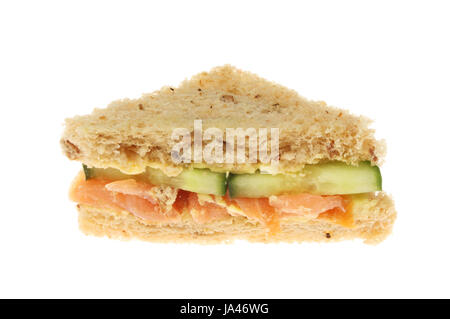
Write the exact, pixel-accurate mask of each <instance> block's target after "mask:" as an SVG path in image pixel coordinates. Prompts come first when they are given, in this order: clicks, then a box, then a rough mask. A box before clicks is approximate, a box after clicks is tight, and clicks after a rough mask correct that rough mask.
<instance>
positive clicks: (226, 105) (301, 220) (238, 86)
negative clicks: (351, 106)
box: [61, 65, 396, 243]
mask: <svg viewBox="0 0 450 319" xmlns="http://www.w3.org/2000/svg"><path fill="white" fill-rule="evenodd" d="M370 124H371V121H370V120H368V119H367V118H364V117H360V116H355V115H352V114H350V113H349V112H348V111H346V110H342V109H338V108H335V107H332V106H328V105H327V104H326V103H325V102H322V101H311V100H308V99H305V98H303V97H302V96H300V95H299V94H297V93H296V92H295V91H293V90H291V89H288V88H286V87H283V86H281V85H278V84H275V83H272V82H270V81H267V80H265V79H262V78H260V77H258V76H257V75H254V74H252V73H249V72H245V71H241V70H239V69H236V68H234V67H232V66H229V65H225V66H221V67H216V68H214V69H212V70H210V71H209V72H202V73H199V74H197V75H195V76H193V77H192V78H190V79H188V80H185V81H184V82H182V83H181V84H180V85H179V86H178V87H170V86H165V87H162V88H161V89H160V90H158V91H155V92H153V93H150V94H144V95H142V97H140V98H138V99H123V100H118V101H115V102H112V103H111V104H110V105H109V106H108V107H106V108H102V109H95V110H94V111H93V112H92V113H91V114H89V115H84V116H76V117H73V118H70V119H67V120H66V122H65V130H64V133H63V136H62V138H61V146H62V149H63V152H64V154H65V155H66V156H67V157H68V158H69V159H71V160H76V161H79V162H80V163H81V169H80V172H79V174H78V175H77V177H76V178H75V180H74V181H73V182H72V185H71V187H70V191H69V193H70V195H69V196H70V198H71V200H72V201H74V202H75V203H77V208H78V220H79V226H80V229H81V231H82V232H84V233H85V234H87V235H95V236H107V237H109V238H115V239H132V238H135V239H140V240H145V241H152V242H183V243H184V242H195V243H220V242H232V241H234V240H247V241H251V242H304V241H314V242H332V241H339V240H345V239H362V240H363V241H364V242H365V243H378V242H380V241H382V240H383V239H385V238H386V237H387V235H388V234H390V232H391V230H392V227H393V223H394V221H395V218H396V211H395V208H394V204H393V201H392V199H391V197H390V196H389V195H388V194H386V193H385V192H384V191H383V190H382V178H381V173H380V169H379V166H380V165H381V163H382V160H383V156H384V154H385V143H384V141H380V140H377V139H376V138H375V137H374V130H373V129H371V128H370Z"/></svg>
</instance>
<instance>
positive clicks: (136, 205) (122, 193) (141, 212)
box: [70, 175, 354, 234]
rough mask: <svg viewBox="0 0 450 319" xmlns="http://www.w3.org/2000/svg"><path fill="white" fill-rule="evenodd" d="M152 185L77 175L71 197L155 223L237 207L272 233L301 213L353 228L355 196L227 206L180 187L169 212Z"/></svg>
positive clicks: (209, 218) (219, 216)
mask: <svg viewBox="0 0 450 319" xmlns="http://www.w3.org/2000/svg"><path fill="white" fill-rule="evenodd" d="M152 187H154V186H153V185H151V184H148V183H143V182H138V181H136V180H134V179H128V180H120V181H111V180H106V179H100V178H94V179H89V180H85V179H84V176H83V175H80V176H79V177H77V179H76V180H75V181H74V183H73V185H72V187H71V190H70V198H71V199H72V200H73V201H75V202H77V203H81V204H87V205H93V206H98V207H105V208H111V209H117V210H125V211H128V212H130V213H132V214H134V215H135V216H137V217H139V218H142V219H145V220H148V221H152V222H179V221H181V215H182V214H183V212H184V211H185V209H188V211H189V212H190V213H191V216H192V218H193V220H194V221H195V222H196V223H199V224H205V223H209V222H213V221H218V220H224V219H227V218H229V217H230V216H231V215H233V216H234V215H236V213H235V210H233V214H230V212H229V211H228V209H227V208H228V207H229V206H230V205H234V206H235V207H236V206H237V207H238V208H239V211H240V214H241V215H242V216H244V217H247V218H248V219H250V220H255V221H258V222H260V223H262V224H263V225H264V226H266V227H267V228H268V229H269V231H270V233H272V234H274V233H276V232H278V231H279V230H280V219H282V218H283V217H284V216H289V215H298V216H305V217H309V218H312V219H314V218H318V219H323V220H327V221H330V222H332V223H336V224H339V225H342V226H344V227H352V226H353V224H354V220H353V215H352V213H351V202H352V201H351V198H350V197H347V196H340V195H334V196H320V195H312V194H297V195H280V196H271V197H270V198H233V199H231V198H230V197H229V196H228V194H227V195H226V196H224V197H223V200H224V202H225V203H226V205H223V204H222V205H219V204H216V203H214V202H207V201H204V202H203V201H202V202H200V201H199V198H198V196H197V194H196V193H192V192H188V191H183V190H178V193H177V194H176V200H175V202H174V203H173V205H172V206H170V207H169V210H168V211H163V210H162V209H161V207H160V205H159V204H158V201H157V200H155V198H154V197H152V192H151V189H152Z"/></svg>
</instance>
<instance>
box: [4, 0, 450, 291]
mask: <svg viewBox="0 0 450 319" xmlns="http://www.w3.org/2000/svg"><path fill="white" fill-rule="evenodd" d="M449 14H450V7H449V2H448V1H422V2H417V1H308V2H306V3H302V2H300V1H291V2H289V1H273V2H267V1H230V0H227V1H220V2H219V1H174V0H171V1H165V2H163V1H161V2H150V1H142V2H137V1H122V2H119V1H29V2H25V1H2V2H1V3H0V106H1V116H0V130H1V157H0V158H1V159H0V160H1V167H2V174H1V177H2V179H1V184H0V185H1V186H0V187H1V194H2V195H1V204H2V207H1V210H0V297H126V298H128V297H148V298H170V297H180V298H181V297H185V298H196V297H211V298H215V297H223V298H231V297H234V298H240V297H252V298H259V297H261V298H263V297H264V298H265V297H271V298H279V297H286V298H297V297H307V298H313V297H344V298H346V297H361V298H366V297H375V298H379V297H386V298H391V297H447V298H448V297H450V292H449V286H450V278H449V268H450V259H449V258H450V257H449V243H450V224H449V222H450V209H449V198H450V196H449V195H450V194H449V188H450V187H449V185H450V183H449V181H450V176H449V168H448V159H449V155H450V154H449V149H450V145H449V138H450V134H449V119H448V115H449V108H450V103H449V101H450V98H449V93H450V92H449V89H450V62H449V61H450V59H449V57H450V45H449V43H450V41H449V39H450V36H449V33H450V32H449V31H450V19H449ZM225 63H230V64H233V65H235V66H237V67H239V68H242V69H245V70H249V71H252V72H254V73H257V74H260V75H261V76H263V77H265V78H268V79H270V80H273V81H276V82H279V83H281V84H284V85H286V86H288V87H290V88H293V89H295V90H297V91H298V92H300V94H302V95H304V96H306V97H308V98H311V99H320V100H325V101H327V102H328V103H329V104H331V105H335V106H339V107H342V108H346V109H349V110H351V111H352V112H353V113H355V114H364V115H367V116H369V117H371V118H373V119H374V120H375V123H374V127H375V128H376V129H377V136H378V137H380V138H385V139H386V140H387V143H388V156H387V158H386V164H385V165H384V166H383V167H382V173H383V179H384V188H385V190H386V191H387V192H389V193H392V194H393V196H394V199H395V201H396V207H397V210H398V219H397V222H396V224H395V228H394V232H393V234H392V236H390V237H389V238H388V239H387V240H386V241H385V242H383V243H382V244H380V245H378V246H368V245H364V244H362V243H361V242H358V241H355V242H343V243H338V244H270V245H264V244H248V243H245V242H238V243H236V244H232V245H217V246H197V245H174V244H151V243H145V242H137V241H131V242H121V241H114V240H108V239H104V238H95V237H86V236H84V235H83V234H81V233H80V232H79V231H78V225H77V214H76V209H75V204H74V203H72V202H70V201H69V199H68V196H67V191H68V187H69V184H70V182H71V180H72V178H73V177H74V176H75V174H76V173H77V171H78V170H79V169H80V164H79V163H76V162H71V161H69V160H68V159H66V158H65V157H64V156H63V155H62V152H61V150H60V146H59V138H60V135H61V133H62V131H63V120H64V118H66V117H71V116H74V115H76V114H86V113H89V112H90V111H91V110H92V109H93V108H94V107H104V106H106V105H107V104H108V103H109V102H111V101H112V100H115V99H118V98H123V97H138V96H140V94H141V93H144V92H151V91H153V90H156V89H158V88H159V87H161V86H163V85H166V84H167V85H177V83H179V82H180V81H182V80H183V79H185V78H186V77H188V76H191V75H193V74H195V73H198V72H200V71H204V70H208V69H210V68H211V67H213V66H217V65H222V64H225Z"/></svg>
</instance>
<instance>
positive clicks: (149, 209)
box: [69, 178, 181, 222]
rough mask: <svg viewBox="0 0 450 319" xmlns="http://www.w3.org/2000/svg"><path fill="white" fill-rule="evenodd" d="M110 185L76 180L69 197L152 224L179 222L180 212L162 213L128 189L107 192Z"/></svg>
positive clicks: (152, 204)
mask: <svg viewBox="0 0 450 319" xmlns="http://www.w3.org/2000/svg"><path fill="white" fill-rule="evenodd" d="M111 183H115V182H112V181H109V180H103V179H89V180H87V181H86V180H84V179H83V178H77V179H76V180H75V181H74V184H73V185H72V187H71V190H70V194H69V196H70V198H71V199H72V200H73V201H75V202H77V203H80V204H87V205H93V206H97V207H105V208H112V209H120V210H125V211H128V212H130V213H132V214H133V215H135V216H137V217H140V218H142V219H145V220H148V221H152V222H177V221H180V220H181V212H179V211H177V210H175V209H171V210H170V211H168V212H164V213H163V212H162V211H161V209H160V207H159V205H157V204H154V203H152V202H151V201H149V200H147V199H145V198H143V197H140V196H137V195H132V194H130V193H132V191H131V189H128V190H127V191H125V193H121V192H116V191H111V190H109V189H108V187H107V185H109V184H111ZM112 189H116V190H118V188H115V187H112ZM127 193H128V194H127ZM134 193H136V192H134Z"/></svg>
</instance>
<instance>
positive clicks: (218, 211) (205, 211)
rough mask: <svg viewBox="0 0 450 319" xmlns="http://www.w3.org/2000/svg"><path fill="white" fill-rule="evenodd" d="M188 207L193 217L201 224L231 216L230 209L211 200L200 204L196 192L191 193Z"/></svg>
mask: <svg viewBox="0 0 450 319" xmlns="http://www.w3.org/2000/svg"><path fill="white" fill-rule="evenodd" d="M188 207H189V210H190V212H191V215H192V219H194V221H195V222H196V223H199V224H205V223H209V222H212V221H217V220H223V219H227V218H229V217H230V214H229V213H228V210H227V209H226V208H224V207H221V206H219V205H216V204H214V203H209V202H204V203H202V204H200V203H199V201H198V196H197V194H196V193H189V197H188Z"/></svg>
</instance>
